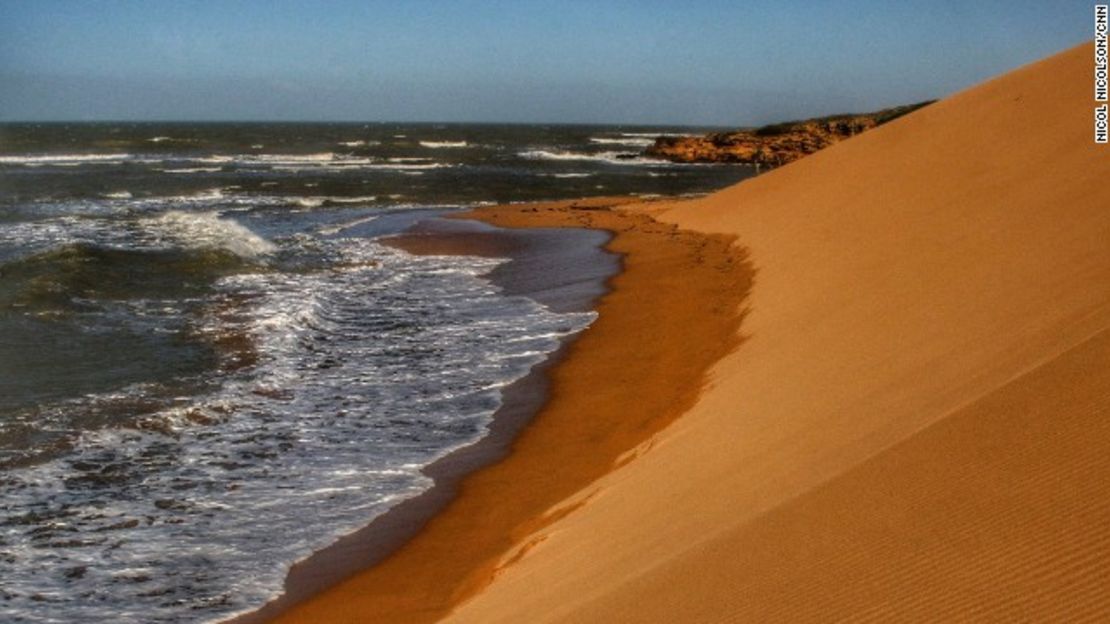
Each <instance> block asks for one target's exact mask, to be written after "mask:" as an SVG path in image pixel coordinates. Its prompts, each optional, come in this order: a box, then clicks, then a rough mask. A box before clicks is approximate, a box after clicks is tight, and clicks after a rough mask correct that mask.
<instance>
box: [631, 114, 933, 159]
mask: <svg viewBox="0 0 1110 624" xmlns="http://www.w3.org/2000/svg"><path fill="white" fill-rule="evenodd" d="M933 101H934V100H930V101H928V102H920V103H917V104H910V105H907V106H896V107H894V108H887V109H883V110H881V111H876V112H874V113H864V114H858V115H832V116H829V117H820V118H816V119H805V120H801V121H788V122H784V123H778V124H771V125H768V126H763V127H760V128H755V129H751V130H737V131H734V132H715V133H712V134H707V135H704V136H662V137H659V138H658V139H656V140H655V144H654V145H652V146H651V147H649V148H647V150H646V151H645V152H644V154H645V155H646V156H651V157H654V158H664V159H667V160H670V161H674V162H684V163H714V162H715V163H744V164H752V165H766V166H779V165H785V164H786V163H789V162H792V161H795V160H797V159H799V158H802V157H803V156H807V155H809V154H812V153H813V152H816V151H817V150H819V149H822V148H825V147H828V146H830V145H832V144H833V143H837V142H839V141H843V140H844V139H847V138H850V137H852V136H855V135H857V134H859V133H860V132H864V131H866V130H869V129H871V128H874V127H875V126H879V125H882V124H884V123H886V122H888V121H890V120H892V119H896V118H898V117H901V116H902V115H905V114H906V113H909V112H912V111H915V110H917V109H918V108H921V107H922V106H925V105H927V104H931V103H932V102H933Z"/></svg>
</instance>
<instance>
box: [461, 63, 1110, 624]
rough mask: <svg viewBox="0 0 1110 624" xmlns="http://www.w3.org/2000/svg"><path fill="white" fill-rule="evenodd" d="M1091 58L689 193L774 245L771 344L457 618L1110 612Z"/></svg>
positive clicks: (1108, 272)
mask: <svg viewBox="0 0 1110 624" xmlns="http://www.w3.org/2000/svg"><path fill="white" fill-rule="evenodd" d="M1091 59H1092V48H1091V46H1090V45H1089V44H1084V45H1082V46H1079V47H1077V48H1074V49H1072V50H1069V51H1067V52H1064V53H1062V54H1060V55H1057V56H1054V57H1052V58H1049V59H1047V60H1044V61H1041V62H1038V63H1035V64H1033V65H1030V66H1027V67H1025V68H1022V69H1019V70H1017V71H1014V72H1012V73H1010V74H1007V75H1005V76H1003V77H1001V78H998V79H995V80H993V81H990V82H988V83H985V84H983V85H980V86H978V87H975V88H972V89H970V90H968V91H965V92H963V93H960V94H957V95H955V96H953V97H950V98H948V99H946V100H943V101H941V102H939V103H937V104H935V105H932V106H930V107H928V108H925V109H923V110H920V111H918V112H916V113H914V114H911V115H909V116H907V117H905V118H902V119H899V120H897V121H895V122H892V123H890V124H888V125H886V126H883V127H881V128H879V129H876V130H873V131H871V132H868V133H866V134H863V135H861V136H859V137H856V138H854V139H852V140H849V141H846V142H844V143H841V144H838V145H836V146H834V147H832V148H829V149H827V150H825V151H822V152H820V153H818V154H816V155H814V156H811V157H808V158H806V159H804V160H801V161H799V162H796V163H794V164H792V165H789V166H787V167H784V168H782V169H779V170H776V171H774V172H772V173H769V174H766V175H763V176H760V177H758V178H755V179H753V180H750V181H746V182H743V183H741V184H739V185H737V186H735V187H732V188H730V189H727V190H725V191H723V192H721V193H718V194H716V195H713V196H710V197H708V198H705V199H702V200H696V201H690V202H684V203H680V204H673V205H668V206H664V207H663V209H662V210H661V214H660V215H659V216H660V218H661V219H662V220H664V221H668V222H673V223H677V224H678V225H680V226H682V227H685V228H690V229H695V230H700V231H704V232H711V233H723V234H727V235H735V236H737V237H738V239H739V244H741V245H744V246H745V247H747V249H748V250H749V251H750V259H751V261H752V263H753V264H754V266H755V268H756V271H757V273H756V277H755V284H754V288H753V290H752V293H751V296H750V299H749V300H748V303H747V305H749V306H750V310H749V314H748V315H747V317H746V318H745V320H744V323H743V325H742V327H741V332H742V334H743V336H744V338H745V340H744V343H743V344H742V346H741V347H740V348H739V349H737V350H736V351H735V352H734V353H733V354H732V355H730V356H728V357H727V358H725V359H724V360H722V361H721V362H720V363H719V364H718V365H717V366H716V368H715V371H714V382H713V385H712V387H711V388H710V389H709V390H708V391H706V392H705V393H704V394H703V395H702V396H701V398H700V399H699V401H698V402H697V404H696V405H695V407H694V408H693V409H692V410H690V411H689V412H688V413H687V414H686V415H685V416H683V417H682V418H681V419H680V420H679V421H677V422H676V423H675V424H673V425H672V426H671V427H670V428H668V429H667V430H665V431H664V432H663V433H661V434H660V435H659V436H657V439H656V440H655V443H654V445H653V447H652V448H651V449H650V451H648V452H646V453H644V454H643V455H642V456H641V457H639V458H638V459H636V460H634V461H631V462H629V463H627V464H625V465H624V466H622V467H621V468H619V469H618V470H616V471H614V472H613V473H611V474H610V475H608V476H607V477H605V478H603V479H602V480H601V481H599V482H597V483H596V484H594V485H593V486H592V487H590V488H588V489H587V490H586V491H583V492H581V493H580V494H579V495H578V496H577V497H576V498H572V499H571V500H569V501H567V502H566V504H567V505H570V504H573V503H574V502H576V500H578V501H582V500H586V499H587V497H588V501H587V502H586V504H584V505H581V506H580V507H577V508H576V510H575V511H574V512H573V513H570V514H568V515H567V516H566V517H563V518H562V519H560V520H559V521H557V522H555V523H553V524H552V525H550V526H548V527H545V528H544V529H543V535H538V536H534V538H533V539H531V540H530V542H532V543H535V544H537V545H536V546H535V547H533V548H531V549H530V550H528V551H527V552H526V553H524V554H523V555H521V556H519V557H518V558H517V560H516V561H514V562H513V564H512V565H511V566H508V567H506V568H505V569H504V570H503V571H502V573H501V574H500V575H499V576H498V578H497V579H496V580H495V581H494V582H493V583H492V584H491V585H490V586H489V587H488V588H486V589H485V590H484V591H483V592H482V593H480V594H479V595H477V596H475V597H474V598H472V599H471V600H469V601H468V602H467V603H465V604H463V605H462V606H461V607H460V608H459V609H457V610H456V612H455V613H454V614H453V616H452V617H451V618H449V621H452V622H481V623H484V624H485V623H491V622H554V621H566V622H682V621H698V622H713V621H721V622H749V621H759V622H763V621H782V622H800V621H834V620H839V619H853V620H862V621H868V620H879V621H889V620H890V619H892V618H897V619H917V620H925V621H964V620H969V619H981V620H998V621H1013V620H1015V619H1016V620H1024V619H1029V620H1044V619H1046V618H1048V617H1049V616H1056V617H1059V618H1063V617H1064V616H1068V617H1069V618H1075V619H1081V617H1095V618H1096V619H1097V618H1102V619H1105V618H1110V592H1108V591H1106V590H1105V588H1106V587H1107V586H1110V578H1108V577H1110V538H1107V535H1110V532H1108V529H1110V508H1108V504H1110V503H1108V502H1107V498H1106V492H1107V491H1108V488H1110V424H1107V423H1108V422H1110V421H1108V416H1110V413H1108V412H1110V333H1108V331H1107V330H1108V328H1110V193H1108V188H1107V179H1108V176H1107V170H1108V166H1110V151H1108V150H1106V149H1105V148H1104V147H1103V146H1096V145H1094V144H1093V142H1092V137H1091V135H1092V129H1091V128H1092V106H1093V104H1092V102H1091V99H1090V98H1091V75H1092V72H1091V69H1092V61H1091ZM1100 148H1101V149H1100ZM653 210H659V209H658V208H654V209H653Z"/></svg>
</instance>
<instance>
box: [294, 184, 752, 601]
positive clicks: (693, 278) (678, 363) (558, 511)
mask: <svg viewBox="0 0 1110 624" xmlns="http://www.w3.org/2000/svg"><path fill="white" fill-rule="evenodd" d="M622 203H623V204H630V205H631V206H632V207H627V206H626V207H625V209H624V210H620V209H619V205H620V204H622ZM635 206H636V204H635V202H633V201H630V200H628V199H618V200H612V199H600V200H582V201H574V202H565V203H550V204H525V205H513V206H503V207H492V208H483V209H479V210H477V211H475V212H473V213H470V214H469V215H465V216H468V217H471V218H476V219H479V220H482V221H485V222H487V223H491V224H494V225H497V226H501V227H520V226H524V225H526V226H528V227H533V228H534V227H547V228H550V227H573V228H590V229H603V230H607V231H612V232H614V235H613V239H612V240H611V241H610V242H609V243H608V244H607V246H606V248H607V249H608V250H609V251H610V252H612V253H616V254H620V255H621V256H622V259H623V260H622V270H621V272H620V273H619V274H617V275H615V276H614V277H612V278H611V280H610V287H611V289H612V290H611V292H610V293H609V294H607V295H605V296H604V297H602V298H601V299H600V300H599V302H598V304H597V308H596V309H597V312H598V319H597V320H596V321H595V322H594V324H592V325H591V326H590V327H589V328H588V329H587V330H586V331H584V332H583V333H582V334H581V335H580V336H579V337H577V338H576V339H575V340H574V341H573V342H572V343H571V344H570V346H569V347H568V348H567V349H566V353H565V354H564V355H563V356H562V357H561V358H560V361H559V362H558V364H557V365H556V366H555V367H553V368H552V369H550V371H549V372H548V373H547V375H548V376H549V378H548V380H547V382H546V386H547V391H548V396H547V400H546V402H545V403H544V404H543V406H542V408H540V410H539V411H538V413H537V414H536V415H535V418H534V419H533V420H532V421H531V422H530V423H529V424H528V426H527V427H526V428H524V429H523V430H522V431H521V433H520V435H519V436H518V437H516V439H515V440H514V441H513V442H512V445H511V452H510V454H509V455H507V456H506V457H504V459H502V460H501V461H500V462H498V463H496V464H493V465H491V466H488V467H486V468H483V469H480V470H479V471H477V472H475V473H473V474H472V475H470V476H467V477H465V478H463V479H462V480H461V482H460V483H459V485H458V494H457V496H456V497H455V498H454V499H453V500H452V501H451V502H450V503H448V504H447V505H446V506H445V507H444V508H443V510H442V511H441V512H440V513H439V514H438V515H436V516H435V517H434V518H433V519H432V520H431V521H430V522H429V523H428V524H427V525H426V526H425V527H424V528H423V529H422V530H421V531H420V532H419V533H418V534H417V535H416V536H415V537H414V538H413V539H412V540H411V541H409V542H407V543H405V545H404V546H402V547H401V548H400V549H399V550H397V551H396V552H395V553H394V554H392V555H390V556H389V557H388V558H386V559H385V560H383V561H382V562H381V563H379V564H378V565H377V566H375V567H372V568H370V569H369V570H367V571H365V572H362V573H360V574H358V575H356V576H354V577H353V578H351V579H349V580H347V581H345V582H343V583H341V584H339V585H337V586H335V587H334V588H332V589H330V590H328V591H327V592H325V593H323V594H320V595H319V596H318V597H316V598H312V599H309V600H307V601H305V602H302V603H299V604H297V605H295V606H294V607H293V608H292V609H290V610H289V611H287V612H285V613H283V614H282V615H281V616H279V617H277V618H276V619H275V620H274V621H288V622H298V621H300V622H309V621H336V622H342V621H366V620H371V621H373V620H375V619H378V620H380V621H391V622H424V621H435V620H436V619H438V618H441V617H443V616H444V615H446V614H447V613H448V612H449V611H450V609H451V608H452V606H453V605H454V604H456V602H457V601H459V600H460V599H463V598H465V597H467V596H470V595H472V594H474V593H475V592H478V591H480V590H481V589H483V588H484V587H486V586H487V585H488V584H489V583H490V582H491V581H492V580H493V579H495V578H496V577H497V576H499V575H500V574H501V572H502V570H504V569H505V568H506V567H507V566H508V565H509V564H511V562H513V561H514V560H516V559H519V558H520V557H523V556H525V554H526V553H527V552H528V551H529V550H531V549H532V548H533V547H535V546H536V545H537V544H538V542H529V541H527V538H528V536H530V535H532V534H534V533H535V532H536V531H539V530H542V529H543V527H546V526H548V525H550V524H552V523H554V522H556V521H558V520H559V519H560V518H563V517H565V516H567V515H570V514H571V513H573V512H574V511H575V510H576V509H577V507H578V504H576V503H571V504H570V505H569V506H566V507H557V505H558V503H559V502H560V501H563V500H564V499H565V498H566V497H568V496H570V495H572V494H574V493H575V492H576V491H578V490H580V489H581V488H582V487H585V486H587V485H589V484H590V483H591V482H593V481H594V480H596V479H597V478H599V477H601V476H603V475H604V474H606V473H607V472H608V471H609V470H611V469H612V468H613V467H614V466H615V465H619V464H623V463H627V462H630V461H632V460H633V459H635V457H636V456H637V455H639V454H640V453H642V452H644V451H645V450H646V449H647V448H648V447H649V446H650V444H651V440H652V437H653V435H654V434H656V433H657V432H659V431H661V430H662V429H663V428H664V427H666V426H667V425H668V424H670V423H671V422H672V421H673V420H674V419H675V418H677V417H678V416H679V415H680V414H681V413H682V412H683V410H685V409H686V408H687V407H689V406H690V405H692V404H693V401H694V399H695V398H696V397H697V394H698V391H699V389H700V388H701V387H702V386H703V385H704V384H705V383H706V382H707V379H706V378H705V374H706V371H707V370H708V367H709V366H710V365H711V364H712V363H713V362H714V361H716V360H717V359H718V358H720V357H721V356H722V355H724V354H725V353H728V352H729V351H730V350H732V349H733V348H734V347H735V345H736V344H737V343H738V340H737V339H736V337H735V332H736V328H737V326H738V324H739V319H740V314H739V309H740V305H741V303H742V301H743V297H744V296H745V295H746V293H747V290H748V286H749V284H750V279H751V274H750V269H749V267H748V266H747V264H746V263H745V261H744V257H743V254H742V253H741V252H740V251H739V250H737V249H735V248H733V247H732V246H731V240H730V239H729V238H727V237H722V236H701V235H692V234H688V233H684V232H679V231H678V230H677V228H675V227H674V226H670V225H664V224H659V223H657V222H655V221H654V220H653V219H652V218H651V217H649V216H647V215H646V214H642V213H641V212H642V211H643V210H647V209H650V206H651V204H646V205H643V206H642V207H640V211H639V212H638V211H636V209H635ZM612 208H617V209H612ZM425 238H432V239H434V238H439V241H428V240H424V239H425ZM457 243H459V240H458V239H457V238H454V239H453V238H451V237H450V235H446V236H445V235H443V234H440V235H439V236H438V237H437V236H435V235H428V234H425V235H419V234H418V235H414V236H413V238H412V239H410V240H408V241H405V240H404V239H402V240H399V241H395V242H394V244H398V245H403V246H405V247H407V248H409V249H411V250H413V251H425V252H428V251H434V252H437V253H439V252H443V251H446V250H448V249H450V250H454V251H462V250H464V249H465V250H466V251H467V252H468V253H471V251H470V249H469V248H467V247H459V246H457ZM661 293H665V296H663V297H660V294H661ZM476 562H477V565H476Z"/></svg>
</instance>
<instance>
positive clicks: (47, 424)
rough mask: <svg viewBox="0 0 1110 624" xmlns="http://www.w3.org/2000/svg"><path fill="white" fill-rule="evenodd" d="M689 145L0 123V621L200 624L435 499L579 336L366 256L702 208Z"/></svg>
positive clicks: (741, 172) (269, 128) (473, 291)
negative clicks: (418, 232) (630, 207)
mask: <svg viewBox="0 0 1110 624" xmlns="http://www.w3.org/2000/svg"><path fill="white" fill-rule="evenodd" d="M692 131H695V130H691V129H687V128H655V127H603V126H558V125H555V126H540V125H475V124H467V125H452V124H379V123H374V124H253V123H252V124H246V123H241V124H236V123H219V124H215V123H212V124H185V123H173V124H168V123H142V124H137V123H136V124H133V123H81V124H60V123H59V124H0V579H2V582H0V620H2V621H4V622H13V623H14V622H67V621H116V622H215V621H220V620H222V619H225V618H227V617H229V616H231V615H234V614H236V613H240V612H244V611H248V610H251V609H254V608H257V607H259V606H261V605H262V604H264V603H265V602H267V601H268V600H270V599H272V598H273V597H274V596H276V595H277V594H278V593H280V591H281V588H282V582H283V580H284V577H285V574H286V572H287V571H288V569H289V567H290V565H292V564H293V563H294V562H295V561H297V560H299V559H302V558H304V557H305V556H307V555H308V554H310V553H312V552H314V551H316V550H318V549H320V548H322V547H324V546H326V545H327V544H329V543H331V542H332V541H333V540H334V539H336V538H337V537H338V536H340V535H343V534H346V533H348V532H350V531H352V530H355V529H357V528H359V527H362V526H365V525H366V524H368V523H369V522H370V521H371V520H372V519H373V518H374V517H376V516H378V515H380V514H381V513H383V512H384V511H386V510H387V509H389V508H390V507H392V506H393V505H396V504H397V503H398V502H400V501H402V500H405V499H406V498H409V497H411V496H414V495H416V494H418V493H420V492H422V491H424V490H426V489H427V488H429V487H430V486H431V482H430V480H429V479H428V478H427V477H425V476H424V475H423V474H422V473H421V469H422V468H423V467H424V466H427V465H428V464H430V463H432V462H434V461H435V460H436V459H438V458H440V457H443V456H444V455H446V454H447V453H450V452H451V451H452V450H454V449H457V448H459V447H461V446H464V445H467V444H471V443H473V442H474V441H476V440H478V439H480V438H481V437H482V436H483V435H484V433H485V431H486V426H487V425H488V423H489V422H490V418H491V416H492V414H493V413H494V411H496V409H497V408H498V406H499V405H500V402H501V397H500V388H503V387H504V386H506V385H508V384H510V383H512V382H513V381H515V380H517V379H519V378H520V377H522V376H524V375H525V374H526V373H527V372H528V371H529V370H530V369H531V367H532V366H533V365H535V364H536V363H537V362H539V361H542V360H543V359H544V358H545V357H546V356H547V355H548V354H550V353H551V352H552V351H554V350H555V349H556V348H557V347H558V346H559V344H560V341H561V340H562V339H564V338H565V337H567V336H570V335H573V334H574V333H575V332H578V331H580V330H582V329H583V328H584V327H586V326H588V325H589V323H590V322H591V321H592V320H593V318H594V313H593V312H590V311H588V310H563V309H553V308H552V307H549V306H545V305H544V304H541V303H539V302H537V301H535V300H533V299H530V298H528V297H526V296H522V295H519V294H509V293H506V292H505V291H503V290H502V289H501V288H500V287H499V286H498V285H497V284H495V283H494V282H492V281H491V280H490V279H489V278H488V275H489V273H490V272H491V271H493V270H495V269H496V267H498V266H499V265H501V264H502V263H503V262H505V260H503V259H497V258H481V257H443V256H414V255H410V254H407V253H405V252H403V251H400V250H397V249H395V248H392V247H389V246H387V245H384V244H382V243H381V240H380V239H382V238H383V237H388V236H390V235H393V234H397V233H399V232H401V231H403V230H405V229H406V228H408V227H409V226H410V225H412V224H413V223H415V222H417V221H420V220H422V219H426V218H430V217H434V216H437V215H443V214H445V213H449V212H452V211H457V210H460V209H463V208H466V207H471V206H476V205H483V204H491V203H508V202H521V201H534V200H549V199H564V198H574V197H582V196H588V195H623V194H637V195H642V196H655V195H684V194H700V193H705V192H709V191H712V190H715V189H717V188H721V187H724V186H727V185H730V184H733V183H735V182H737V181H739V180H740V179H743V178H745V177H748V176H750V175H752V174H753V171H752V170H751V169H749V168H746V167H737V166H724V165H679V164H671V163H667V162H662V161H657V160H652V159H648V158H644V157H642V156H641V155H640V152H641V151H642V150H643V149H644V147H646V146H647V145H649V144H650V143H651V142H652V139H653V137H655V136H657V135H659V134H671V133H688V132H692Z"/></svg>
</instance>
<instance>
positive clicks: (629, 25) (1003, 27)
mask: <svg viewBox="0 0 1110 624" xmlns="http://www.w3.org/2000/svg"><path fill="white" fill-rule="evenodd" d="M1092 24H1093V17H1092V3H1090V2H1077V1H1073V0H1052V1H1048V0H1041V1H1026V0H1010V1H995V0H976V1H973V2H968V1H967V0H951V1H949V0H929V1H914V0H904V1H901V2H897V1H890V0H886V1H884V0H858V1H855V2H849V1H838V0H831V1H821V2H816V1H814V2H792V1H784V0H779V1H774V0H765V1H764V0H731V1H713V0H704V1H699V0H686V1H681V2H679V1H662V0H660V1H654V0H640V1H635V2H634V1H616V0H612V1H609V0H587V1H576V0H564V1H560V0H512V1H504V2H501V1H486V2H478V1H468V0H456V1H452V2H448V1H442V2H435V1H430V0H429V1H421V0H392V1H389V2H377V1H373V0H331V1H328V0H320V1H309V0H304V1H302V2H291V1H283V0H258V1H236V0H174V1H170V0H138V1H131V0H115V1H97V0H80V1H79V0H71V1H59V0H33V1H32V0H0V120H6V121H44V120H250V121H253V120H272V121H439V122H452V121H458V122H514V123H517V122H519V123H624V124H664V125H678V124H684V125H721V126H737V125H752V124H761V123H768V122H772V121H782V120H785V119H795V118H800V117H807V116H814V115H823V114H831V113H838V112H855V111H866V110H875V109H878V108H883V107H887V106H892V105H897V104H905V103H910V102H916V101H921V100H926V99H933V98H939V97H944V96H946V95H948V94H951V93H953V92H956V91H958V90H960V89H963V88H965V87H968V86H970V85H972V84H975V83H977V82H980V81H982V80H983V79H986V78H989V77H991V76H994V75H997V74H1000V73H1003V72H1005V71H1007V70H1009V69H1012V68H1015V67H1018V66H1020V65H1023V64H1026V63H1029V62H1031V61H1034V60H1037V59H1039V58H1042V57H1044V56H1047V55H1049V54H1052V53H1054V52H1058V51H1060V50H1063V49H1066V48H1068V47H1071V46H1073V45H1076V44H1078V43H1080V42H1082V41H1084V40H1086V39H1090V38H1092V36H1093V31H1092Z"/></svg>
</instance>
